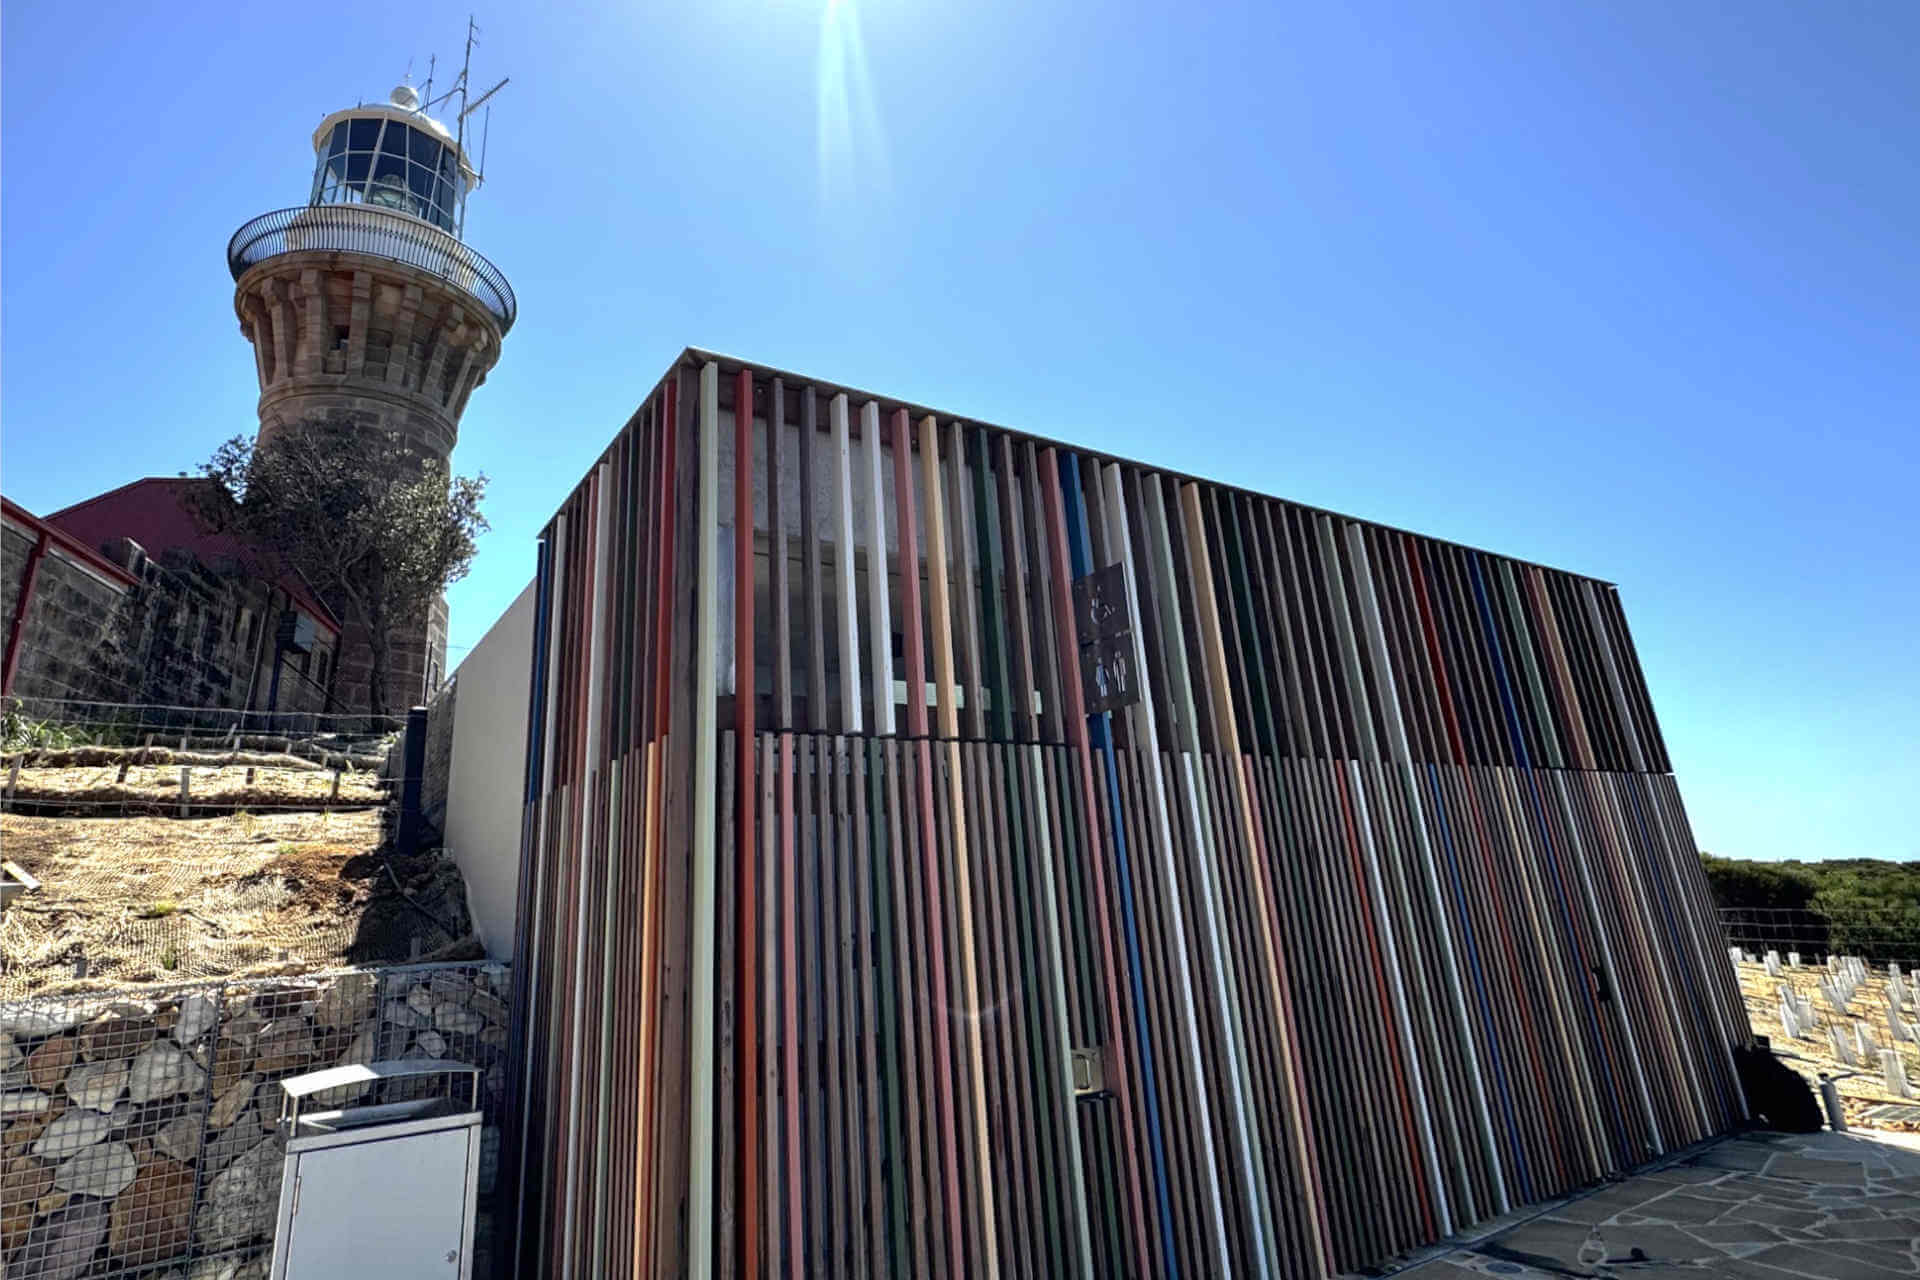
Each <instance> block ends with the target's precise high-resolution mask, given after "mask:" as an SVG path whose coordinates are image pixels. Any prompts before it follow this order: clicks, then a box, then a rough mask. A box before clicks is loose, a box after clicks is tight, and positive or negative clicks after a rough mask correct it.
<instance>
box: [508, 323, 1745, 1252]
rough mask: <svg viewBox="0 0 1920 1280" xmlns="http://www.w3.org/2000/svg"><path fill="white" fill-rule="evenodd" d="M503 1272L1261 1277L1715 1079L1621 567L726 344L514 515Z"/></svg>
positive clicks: (1680, 1126)
mask: <svg viewBox="0 0 1920 1280" xmlns="http://www.w3.org/2000/svg"><path fill="white" fill-rule="evenodd" d="M533 608H534V623H533V633H534V634H533V664H534V671H533V676H532V682H531V683H532V688H531V707H532V714H531V728H530V733H529V751H528V757H527V804H526V810H525V815H526V817H525V829H524V833H523V852H522V869H521V875H520V883H519V893H520V910H519V912H518V920H519V925H518V928H519V936H518V939H517V942H516V947H515V954H516V964H515V981H516V983H517V984H518V990H517V993H516V1000H515V1016H516V1019H517V1025H518V1030H519V1036H520V1041H519V1042H520V1043H522V1044H524V1045H525V1047H526V1052H525V1055H524V1057H523V1060H522V1062H521V1065H520V1069H519V1071H518V1073H517V1075H516V1077H515V1080H514V1082H513V1086H512V1087H513V1089H514V1090H515V1091H516V1095H517V1100H518V1102H519V1104H520V1105H519V1110H518V1112H517V1114H518V1115H519V1116H520V1117H521V1121H520V1126H521V1127H520V1128H519V1129H518V1130H517V1131H516V1132H515V1133H514V1134H513V1135H511V1137H510V1138H509V1143H508V1145H509V1151H508V1156H509V1176H510V1177H512V1178H514V1179H517V1187H518V1190H519V1192H520V1196H519V1213H518V1222H517V1230H518V1243H517V1248H518V1250H519V1255H520V1259H521V1262H522V1265H523V1268H524V1271H523V1274H528V1275H548V1274H553V1275H559V1274H563V1273H567V1274H591V1275H614V1276H627V1275H644V1276H653V1275H669V1274H680V1273H682V1272H688V1273H691V1274H693V1275H696V1276H700V1275H709V1274H718V1275H723V1276H741V1277H746V1276H762V1275H803V1274H804V1275H817V1276H829V1275H832V1276H842V1275H847V1276H851V1275H869V1274H873V1275H881V1274H885V1275H935V1274H944V1275H952V1276H960V1275H973V1276H1002V1275H1004V1276H1008V1277H1012V1276H1067V1275H1101V1276H1112V1275H1132V1276H1146V1275H1156V1276H1158V1275H1169V1276H1171V1275H1176V1274H1181V1275H1194V1276H1199V1275H1206V1276H1224V1275H1230V1274H1244V1275H1276V1276H1280V1275H1284V1276H1301V1277H1308V1276H1324V1275H1329V1274H1333V1273H1337V1272H1341V1271H1347V1270H1352V1269H1356V1268H1360V1267H1365V1266H1369V1265H1376V1264H1380V1263H1382V1262H1385V1261H1387V1260H1389V1259H1391V1258H1392V1257H1394V1256H1396V1255H1398V1254H1401V1253H1403V1252H1405V1251H1406V1250H1409V1249H1411V1248H1414V1247H1416V1246H1419V1245H1422V1244H1424V1243H1427V1242H1430V1241H1433V1240H1436V1239H1439V1238H1441V1237H1444V1236H1446V1235H1448V1234H1450V1233H1453V1232H1457V1231H1459V1230H1461V1229H1463V1228H1465V1227H1467V1226H1469V1225H1470V1224H1473V1223H1475V1222H1478V1221H1481V1220H1483V1219H1486V1218H1489V1217H1492V1216H1495V1215H1498V1214H1501V1213H1505V1212H1507V1211H1509V1210H1512V1209H1514V1208H1516V1207H1519V1206H1522V1205H1525V1204H1528V1203H1531V1202H1536V1201H1541V1200H1545V1199H1548V1198H1551V1197H1555V1196H1559V1195H1562V1194H1565V1193H1567V1192H1570V1191H1572V1190H1574V1189H1576V1188H1579V1187H1582V1186H1585V1185H1588V1184H1591V1183H1594V1182H1596V1181H1598V1180H1601V1179H1604V1178H1607V1177H1608V1176H1610V1175H1613V1174H1616V1173H1619V1172H1621V1171H1623V1170H1626V1169H1630V1168H1632V1167H1634V1166H1636V1165H1639V1164H1641V1163H1644V1162H1646V1161H1648V1160H1650V1159H1652V1158H1654V1157H1656V1156H1658V1155H1660V1154H1661V1153H1663V1152H1667V1151H1672V1150H1674V1149H1676V1148H1679V1147H1683V1146H1685V1145H1687V1144H1689V1143H1692V1142H1695V1141H1697V1140H1699V1139H1701V1138H1703V1137H1706V1136H1707V1135H1710V1134H1714V1133H1718V1132H1722V1131H1725V1130H1727V1129H1729V1128H1731V1127H1733V1126H1734V1125H1736V1124H1738V1123H1739V1122H1740V1121H1741V1119H1742V1118H1743V1116H1744V1114H1745V1104H1744V1100H1743V1097H1742V1092H1741V1087H1740V1084H1739V1081H1738V1078H1737V1076H1736V1073H1735V1069H1734V1060H1733V1056H1732V1054H1733V1051H1734V1050H1735V1049H1736V1048H1737V1047H1739V1046H1741V1045H1742V1044H1744V1043H1745V1042H1746V1041H1747V1040H1748V1039H1749V1029H1748V1026H1747V1022H1746V1017H1745V1013H1744V1011H1743V1008H1742V1005H1741V1001H1740V997H1739V993H1738V991H1737V990H1736V989H1735V987H1734V985H1733V982H1732V978H1731V975H1730V973H1729V972H1728V966H1727V964H1726V950H1725V947H1724V945H1723V942H1722V939H1721V937H1720V932H1719V928H1718V925H1717V923H1716V921H1715V917H1714V914H1713V912H1712V910H1711V908H1710V904H1709V900H1708V893H1707V886H1706V884H1705V881H1704V879H1703V877H1702V875H1701V872H1700V868H1699V860H1698V857H1697V853H1696V850H1695V846H1694V842H1693V838H1692V836H1691V834H1690V833H1689V830H1688V826H1687V819H1686V815H1685V812H1684V809H1683V807H1682V804H1681V801H1680V795H1679V791H1678V789H1677V788H1676V786H1675V784H1674V779H1673V777H1672V774H1671V772H1670V766H1669V761H1668V757H1667V752H1666V748H1665V745H1664V744H1663V742H1662V741H1661V736H1660V730H1659V726H1658V723H1657V720H1656V717H1655V715H1654V711H1653V706H1652V703H1651V701H1650V700H1649V698H1648V694H1647V688H1646V683H1645V680H1644V678H1643V676H1642V673H1641V670H1640V665H1639V662H1638V660H1637V659H1636V657H1635V655H1634V650H1633V644H1632V641H1631V638H1630V636H1629V634H1628V628H1627V623H1626V618H1625V615H1624V613H1623V612H1622V609H1621V605H1620V599H1619V595H1618V593H1617V592H1616V591H1615V589H1614V588H1613V587H1612V586H1610V585H1609V584H1607V583H1604V582H1600V581H1596V580H1594V579H1591V578H1585V577H1581V576H1579V575H1577V574H1572V573H1567V572H1563V571H1560V570H1556V569H1550V568H1545V567H1542V566H1539V565H1535V564H1530V563H1527V562H1525V561H1522V560H1516V559H1513V558H1510V557H1507V556H1502V555H1497V554H1494V553H1491V552H1486V551H1480V550H1476V549H1473V548H1469V547H1463V546H1459V545H1456V544H1453V543H1448V542H1443V541H1438V540H1435V539H1431V538H1425V537H1421V536H1418V535H1415V534H1411V533H1406V532H1403V531H1400V530H1397V529H1392V528H1388V527H1384V526H1381V525H1377V524H1372V523H1369V522H1366V521H1362V520H1355V519H1352V518H1349V517H1345V516H1340V515H1337V514H1334V513H1331V512H1326V511H1319V510H1315V509H1313V508H1310V507H1304V506H1300V505H1298V504H1294V503H1290V502H1286V501H1282V500H1279V499H1276V498H1271V497H1267V496H1264V495H1261V494H1256V493H1250V492H1247V491H1245V490H1242V489H1236V488H1233V487H1231V486H1227V485H1221V484H1216V483H1212V482H1208V481H1203V480H1197V479H1193V478H1191V477H1187V476H1181V475H1177V474H1173V473H1171V472H1168V471H1165V470H1160V469H1156V468H1154V467H1152V466H1151V465H1147V464H1142V463H1136V462H1130V461H1126V460H1122V459H1117V458H1111V457H1107V456H1105V455H1103V454H1100V453H1098V452H1097V451H1094V450H1090V449H1086V448H1082V447H1080V446H1077V445H1066V444H1059V443H1055V442H1053V441H1050V440H1046V439H1041V438H1039V437H1036V436H1033V435H1029V434H1025V433H1023V432H1021V431H1017V430H1010V429H1006V428H1002V427H998V426H993V425H991V424H985V423H980V422H977V421H974V420H971V419H967V418H964V417H961V416H957V415H954V414H952V413H947V412H942V411H939V410H936V409H931V408H929V407H927V406H924V405H918V404H912V403H908V402H904V401H901V400H898V399H894V398H890V397H887V396H882V395H875V394H872V393H869V392H864V391H857V390H854V389H851V388H847V387H841V386H836V385H833V384H831V383H829V382H826V381H823V380H820V379H815V378H809V377H805V376H802V375H798V374H792V373H784V372H781V371H779V370H774V369H769V368H764V367H761V366H758V365H754V364H751V363H748V362H744V361H740V360H736V359H732V358H729V357H725V356H719V355H714V354H710V353H707V352H703V351H695V350H689V351H687V352H685V353H683V354H682V355H681V357H680V358H679V359H678V360H676V361H675V362H674V364H673V366H672V368H671V369H669V370H668V372H667V374H666V376H665V377H664V378H663V379H662V380H661V381H660V383H659V385H658V386H657V387H655V388H654V390H653V391H652V392H651V393H650V394H649V395H648V396H647V398H646V399H645V401H644V403H643V404H642V405H641V407H640V409H639V410H638V412H636V413H635V415H634V416H633V418H632V420H631V421H630V422H629V423H628V424H627V425H626V427H625V428H624V429H623V430H621V431H620V433H619V434H618V435H617V436H616V437H615V438H614V440H613V442H612V443H611V444H610V445H609V446H608V448H607V450H606V452H605V454H604V455H603V456H602V457H601V459H600V461H599V462H598V463H597V464H596V465H595V466H594V467H593V469H592V470H591V471H590V472H589V473H588V474H587V476H586V477H585V479H584V480H583V481H582V482H581V484H580V485H579V487H578V488H577V489H576V490H575V491H574V492H573V494H572V495H571V496H570V497H569V498H568V499H567V501H566V502H565V504H564V505H563V506H562V507H561V509H560V511H559V513H558V514H557V515H556V516H555V517H554V519H553V521H552V523H551V524H550V525H549V526H548V527H547V530H546V533H545V535H544V538H543V540H542V542H541V548H540V560H539V576H538V580H537V583H536V588H535V596H534V604H533Z"/></svg>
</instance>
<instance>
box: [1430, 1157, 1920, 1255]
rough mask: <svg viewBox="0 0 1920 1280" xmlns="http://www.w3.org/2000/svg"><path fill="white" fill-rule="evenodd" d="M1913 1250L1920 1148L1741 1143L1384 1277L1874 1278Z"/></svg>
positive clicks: (1917, 1241) (1918, 1224)
mask: <svg viewBox="0 0 1920 1280" xmlns="http://www.w3.org/2000/svg"><path fill="white" fill-rule="evenodd" d="M1911 1141H1912V1140H1911V1139H1908V1140H1907V1142H1908V1143H1911ZM1916 1247H1920V1144H1915V1145H1907V1144H1906V1143H1902V1144H1900V1145H1895V1144H1894V1143H1893V1142H1889V1141H1884V1140H1882V1136H1881V1135H1871V1136H1870V1135H1864V1134H1848V1133H1814V1134H1779V1133H1748V1134H1742V1135H1740V1136H1739V1137H1735V1138H1728V1139H1726V1140H1725V1141H1722V1142H1719V1143H1716V1144H1714V1145H1713V1146H1711V1147H1708V1148H1706V1149H1704V1150H1702V1151H1699V1152H1696V1153H1695V1154H1693V1155H1691V1156H1689V1157H1687V1158H1686V1159H1685V1160H1682V1161H1681V1162H1679V1163H1677V1164H1674V1165H1671V1166H1668V1167H1666V1168H1663V1169H1659V1170H1655V1171H1653V1172H1650V1173H1643V1174H1640V1175H1638V1176H1636V1177H1632V1178H1627V1179H1625V1180H1623V1181H1621V1182H1617V1183H1612V1184H1609V1185H1607V1186H1604V1187H1601V1188H1599V1189H1598V1190H1596V1191H1593V1192H1591V1193H1590V1194H1587V1195H1584V1196H1581V1197H1579V1198H1578V1199H1574V1200H1570V1201H1567V1202H1565V1203H1562V1204H1558V1205H1555V1206H1554V1207H1552V1208H1550V1209H1548V1210H1547V1211H1545V1212H1544V1213H1535V1214H1531V1215H1526V1216H1521V1217H1520V1218H1519V1220H1518V1221H1516V1222H1515V1223H1513V1224H1512V1225H1510V1226H1507V1227H1504V1228H1500V1229H1497V1230H1496V1231H1494V1232H1493V1233H1492V1234H1490V1235H1485V1236H1482V1237H1480V1238H1479V1239H1478V1240H1477V1241H1476V1242H1475V1243H1473V1244H1469V1245H1462V1246H1459V1247H1457V1248H1455V1249H1453V1250H1452V1251H1451V1252H1448V1253H1445V1254H1442V1255H1440V1256H1437V1257H1435V1258H1432V1259H1430V1260H1427V1261H1425V1262H1422V1263H1419V1264H1418V1265H1416V1266H1413V1267H1410V1268H1408V1269H1407V1270H1404V1271H1401V1272H1399V1273H1398V1275H1397V1276H1396V1277H1395V1280H1474V1278H1475V1277H1488V1276H1502V1277H1512V1278H1514V1280H1535V1278H1539V1277H1553V1276H1594V1277H1617V1278H1618V1280H1634V1278H1644V1280H1705V1278H1706V1277H1719V1276H1726V1277H1732V1278H1734V1280H1886V1278H1888V1277H1894V1276H1901V1277H1912V1276H1914V1275H1916V1274H1920V1254H1916V1252H1915V1250H1916Z"/></svg>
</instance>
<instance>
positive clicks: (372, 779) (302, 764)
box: [0, 699, 404, 818]
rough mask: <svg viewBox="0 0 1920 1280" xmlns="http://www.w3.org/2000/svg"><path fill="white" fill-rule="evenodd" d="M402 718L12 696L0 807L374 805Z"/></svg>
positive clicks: (119, 809) (169, 810)
mask: <svg viewBox="0 0 1920 1280" xmlns="http://www.w3.org/2000/svg"><path fill="white" fill-rule="evenodd" d="M403 728H404V721H402V720H397V719H394V718H391V717H373V716H364V715H354V716H328V715H319V714H315V713H309V712H262V711H242V710H235V709H231V708H209V707H175V706H158V705H150V704H128V703H111V702H71V701H54V700H50V699H30V700H20V699H13V700H10V701H9V702H8V704H7V705H6V707H5V711H4V715H3V716H0V808H4V809H5V810H6V811H8V812H13V813H24V814H39V815H48V816H63V815H64V816H85V817H104V816H118V815H129V814H138V815H153V816H171V817H182V818H189V817H205V816H210V815H214V814H228V813H240V812H251V813H260V812H274V811H314V810H320V811H328V810H336V809H354V808H380V807H384V806H386V805H387V804H388V803H389V801H390V799H391V797H392V793H393V783H394V779H393V777H392V772H391V770H392V763H393V756H394V752H393V747H394V744H395V743H396V742H397V741H398V740H399V735H400V733H401V731H402V729H403Z"/></svg>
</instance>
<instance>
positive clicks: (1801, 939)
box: [1700, 853, 1920, 964]
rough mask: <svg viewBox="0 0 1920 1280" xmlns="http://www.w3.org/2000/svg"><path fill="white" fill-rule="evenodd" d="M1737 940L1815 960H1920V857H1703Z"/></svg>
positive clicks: (1716, 897) (1717, 902) (1751, 947)
mask: <svg viewBox="0 0 1920 1280" xmlns="http://www.w3.org/2000/svg"><path fill="white" fill-rule="evenodd" d="M1700 862H1701V865H1702V866H1703V867H1704V868H1705V870H1706V873H1707V883H1708V884H1709V885H1710V886H1711V887H1712V889H1713V898H1714V905H1715V906H1717V907H1720V908H1721V909H1722V910H1723V911H1730V912H1738V913H1739V914H1738V915H1730V916H1729V917H1728V919H1729V920H1730V921H1732V923H1730V924H1729V930H1730V933H1731V934H1732V941H1734V942H1737V943H1740V944H1742V945H1745V946H1747V947H1748V949H1749V950H1757V949H1760V948H1763V947H1766V946H1774V947H1776V948H1777V949H1778V950H1781V951H1787V950H1798V951H1800V952H1802V953H1803V954H1805V955H1806V956H1808V957H1809V958H1812V959H1818V958H1821V957H1824V955H1825V954H1826V953H1827V952H1828V951H1829V950H1832V951H1836V952H1840V953H1842V954H1846V955H1858V956H1861V957H1863V958H1864V959H1866V960H1867V961H1868V962H1870V963H1879V962H1883V961H1887V960H1897V961H1899V962H1901V963H1903V964H1911V963H1914V962H1916V961H1920V862H1891V861H1884V860H1881V859H1877V858H1847V859H1838V860H1835V861H1831V862H1801V861H1798V860H1797V859H1796V860H1792V861H1787V862H1747V861H1743V860H1741V859H1738V858H1718V857H1715V856H1714V855H1712V854H1710V853H1703V854H1701V855H1700Z"/></svg>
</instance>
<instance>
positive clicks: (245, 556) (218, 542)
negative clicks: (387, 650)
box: [46, 476, 340, 635]
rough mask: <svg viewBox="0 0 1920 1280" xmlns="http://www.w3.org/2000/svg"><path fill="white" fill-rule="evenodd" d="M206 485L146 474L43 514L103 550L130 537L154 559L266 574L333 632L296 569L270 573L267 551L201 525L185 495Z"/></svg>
mask: <svg viewBox="0 0 1920 1280" xmlns="http://www.w3.org/2000/svg"><path fill="white" fill-rule="evenodd" d="M210 483H212V482H211V481H208V480H201V479H195V478H193V477H189V476H178V477H173V476H148V477H147V478H146V479H144V480H135V481H134V482H133V483H131V484H123V485H121V486H120V487H119V488H118V489H109V490H108V491H107V492H105V493H103V494H101V495H100V496H99V497H97V498H88V499H87V500H86V501H85V502H77V503H75V504H74V505H73V506H71V507H68V508H66V509H65V510H63V511H56V512H54V513H53V514H52V515H50V516H47V517H46V523H47V524H49V525H52V526H53V527H55V528H57V529H61V530H64V531H65V532H67V533H69V534H71V535H72V536H73V537H74V538H75V539H76V540H77V541H79V542H82V543H85V544H86V545H87V546H89V547H94V548H105V547H107V546H110V545H111V544H112V543H113V542H115V541H116V540H118V539H120V538H131V539H133V540H134V541H135V542H137V543H139V544H140V545H141V547H142V548H144V549H145V551H146V553H147V554H148V555H150V556H153V557H155V558H159V557H161V556H163V555H165V553H167V552H169V551H173V550H183V551H188V552H191V553H192V554H193V556H194V557H195V558H196V559H198V560H199V561H200V562H201V563H202V564H205V565H209V566H214V565H221V564H229V563H230V564H235V565H238V566H240V567H242V568H244V569H249V570H251V571H252V572H253V573H254V574H256V576H258V577H262V578H270V579H271V580H272V581H273V584H274V585H275V586H277V587H279V588H280V589H281V590H282V591H284V592H286V593H287V596H288V597H289V598H290V599H291V600H292V601H293V602H294V604H296V605H298V606H299V607H300V608H301V609H302V610H304V611H305V612H307V613H310V614H312V615H313V616H314V618H315V619H317V620H318V621H319V623H320V625H321V626H323V627H326V628H327V629H328V630H329V631H331V632H333V633H334V634H335V635H339V634H340V623H339V620H338V619H337V618H335V617H334V616H333V612H332V610H330V609H328V608H327V606H326V605H324V604H322V603H321V602H320V598H319V596H318V595H317V594H315V592H314V590H313V588H312V587H311V586H310V585H309V584H308V583H307V580H306V579H305V578H303V577H301V576H300V574H299V573H298V572H297V571H296V570H294V569H292V568H291V567H282V568H280V570H279V572H278V573H275V572H274V562H275V560H276V559H277V557H275V556H274V555H273V554H272V553H271V552H268V551H265V550H263V549H261V548H259V547H255V546H251V545H249V544H248V543H246V542H244V541H242V540H241V539H239V538H237V537H235V536H233V535H232V534H230V533H213V532H209V531H208V530H206V529H204V528H202V527H201V524H200V521H199V519H198V518H197V517H196V516H195V515H194V514H193V511H192V509H191V508H190V507H189V506H188V503H187V498H188V495H189V494H191V493H192V492H193V491H194V490H195V489H196V488H199V487H201V486H204V485H207V484H210Z"/></svg>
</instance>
